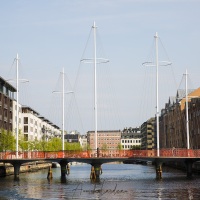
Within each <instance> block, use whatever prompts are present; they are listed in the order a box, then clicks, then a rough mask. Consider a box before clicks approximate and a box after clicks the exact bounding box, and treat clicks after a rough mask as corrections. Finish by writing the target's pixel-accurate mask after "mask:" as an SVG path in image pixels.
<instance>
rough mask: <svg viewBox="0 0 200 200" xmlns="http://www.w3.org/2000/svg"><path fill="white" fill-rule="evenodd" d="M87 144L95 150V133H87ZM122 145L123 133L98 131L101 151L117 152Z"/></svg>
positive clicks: (98, 144) (118, 131) (98, 142)
mask: <svg viewBox="0 0 200 200" xmlns="http://www.w3.org/2000/svg"><path fill="white" fill-rule="evenodd" d="M87 144H88V145H89V146H90V148H91V149H95V132H94V131H88V132H87ZM120 144H121V131H120V130H111V131H109V130H108V131H97V146H98V148H99V149H104V150H105V149H106V150H116V149H119V146H120Z"/></svg>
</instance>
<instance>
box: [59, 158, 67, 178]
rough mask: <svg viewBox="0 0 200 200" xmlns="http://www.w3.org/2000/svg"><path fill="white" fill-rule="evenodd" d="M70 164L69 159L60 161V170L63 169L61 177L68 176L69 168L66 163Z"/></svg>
mask: <svg viewBox="0 0 200 200" xmlns="http://www.w3.org/2000/svg"><path fill="white" fill-rule="evenodd" d="M67 164H68V162H67V161H65V160H61V161H60V170H61V177H62V178H63V177H66V174H67V169H66V165H67Z"/></svg>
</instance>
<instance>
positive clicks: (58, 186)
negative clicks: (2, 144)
mask: <svg viewBox="0 0 200 200" xmlns="http://www.w3.org/2000/svg"><path fill="white" fill-rule="evenodd" d="M102 167H103V174H102V175H101V177H100V180H99V181H98V182H96V183H94V182H91V180H90V178H89V175H90V169H91V167H90V165H86V164H85V165H74V166H71V173H70V175H69V176H67V178H66V180H61V179H60V168H56V169H53V179H52V180H51V181H48V180H47V178H46V177H47V172H48V170H47V169H45V170H42V171H39V172H35V173H25V174H20V180H19V181H14V180H13V176H9V177H5V178H0V200H7V199H12V200H15V199H16V200H19V199H48V200H50V199H109V200H115V199H126V200H128V199H142V200H145V199H150V200H151V199H162V200H167V199H181V200H185V199H198V200H199V199H200V177H199V176H194V177H193V178H192V179H187V178H186V174H185V173H183V172H181V171H178V170H172V169H169V168H164V169H163V179H162V180H160V181H158V180H156V179H155V169H154V166H151V165H150V166H149V165H147V166H145V165H128V164H127V165H125V164H104V165H102Z"/></svg>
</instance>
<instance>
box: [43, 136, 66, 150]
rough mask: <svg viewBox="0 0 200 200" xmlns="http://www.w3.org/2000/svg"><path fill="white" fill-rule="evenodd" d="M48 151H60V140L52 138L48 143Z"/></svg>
mask: <svg viewBox="0 0 200 200" xmlns="http://www.w3.org/2000/svg"><path fill="white" fill-rule="evenodd" d="M47 149H48V151H60V150H61V149H62V140H61V139H60V138H56V137H55V138H52V139H51V140H50V141H49V142H48V147H47Z"/></svg>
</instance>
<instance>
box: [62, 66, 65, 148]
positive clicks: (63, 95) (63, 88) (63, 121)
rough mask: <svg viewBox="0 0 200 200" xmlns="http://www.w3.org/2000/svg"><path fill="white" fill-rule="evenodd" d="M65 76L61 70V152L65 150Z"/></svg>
mask: <svg viewBox="0 0 200 200" xmlns="http://www.w3.org/2000/svg"><path fill="white" fill-rule="evenodd" d="M64 78H65V76H64V68H63V72H62V150H63V151H64V150H65V145H64V128H65V124H64V123H65V118H64V117H65V116H64V115H65V113H64V110H65V107H64V106H65V103H64V102H65V84H64V82H65V79H64Z"/></svg>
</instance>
